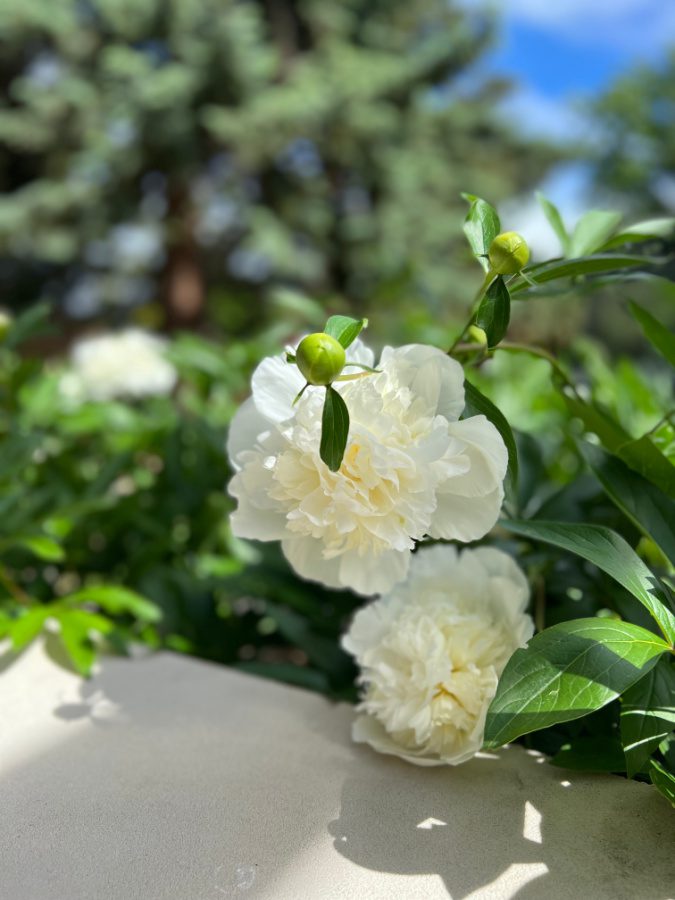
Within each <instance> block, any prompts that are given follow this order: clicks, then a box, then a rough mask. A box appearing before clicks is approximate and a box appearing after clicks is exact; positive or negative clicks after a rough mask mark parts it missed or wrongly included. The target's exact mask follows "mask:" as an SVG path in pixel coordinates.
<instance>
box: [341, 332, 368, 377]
mask: <svg viewBox="0 0 675 900" xmlns="http://www.w3.org/2000/svg"><path fill="white" fill-rule="evenodd" d="M345 353H346V356H347V361H348V362H354V363H359V365H362V366H370V368H371V369H372V368H373V367H374V366H375V354H374V353H373V351H372V350H371V349H370V347H366V345H365V344H364V343H363V341H362V340H361V338H356V340H355V341H354V342H353V343H352V344H350V345H349V347H347V349H346V351H345ZM346 374H351V371H350V370H349V369H348V370H347V373H346Z"/></svg>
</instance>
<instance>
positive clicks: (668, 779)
mask: <svg viewBox="0 0 675 900" xmlns="http://www.w3.org/2000/svg"><path fill="white" fill-rule="evenodd" d="M649 777H650V778H651V780H652V784H653V785H654V787H655V788H656V789H657V790H658V791H659V793H661V794H663V796H664V797H665V798H666V800H668V801H670V803H671V804H672V805H673V806H675V775H673V774H672V773H671V772H668V771H667V770H666V769H664V767H663V766H662V765H661V763H659V762H657V761H656V760H655V759H653V760H652V762H651V767H650V769H649Z"/></svg>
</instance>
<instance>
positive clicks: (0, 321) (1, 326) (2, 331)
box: [0, 309, 12, 341]
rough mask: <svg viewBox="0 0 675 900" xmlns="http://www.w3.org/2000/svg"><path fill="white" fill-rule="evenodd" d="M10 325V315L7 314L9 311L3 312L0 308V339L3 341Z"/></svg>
mask: <svg viewBox="0 0 675 900" xmlns="http://www.w3.org/2000/svg"><path fill="white" fill-rule="evenodd" d="M11 327H12V317H11V316H10V315H9V313H6V312H3V311H2V310H1V309H0V341H4V339H5V338H6V337H7V333H8V332H9V329H10V328H11Z"/></svg>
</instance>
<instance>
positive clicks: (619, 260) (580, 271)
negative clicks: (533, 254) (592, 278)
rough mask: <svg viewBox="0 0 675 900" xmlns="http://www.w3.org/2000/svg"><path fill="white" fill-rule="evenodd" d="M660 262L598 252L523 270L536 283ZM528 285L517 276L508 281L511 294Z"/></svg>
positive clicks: (525, 288)
mask: <svg viewBox="0 0 675 900" xmlns="http://www.w3.org/2000/svg"><path fill="white" fill-rule="evenodd" d="M660 262H662V260H659V259H653V258H651V257H647V256H631V255H628V254H625V255H622V254H618V253H617V254H612V253H605V254H600V253H598V254H596V255H595V256H586V257H582V258H581V259H563V260H557V261H556V262H550V263H539V264H538V265H535V266H528V267H527V268H526V269H525V270H524V271H525V273H526V274H527V276H528V278H529V279H530V281H534V282H535V283H536V284H545V283H546V282H547V281H555V280H556V279H558V278H573V277H576V276H577V275H597V274H599V273H601V272H615V271H618V270H619V269H634V268H636V267H637V266H642V267H643V268H644V267H646V266H649V265H656V264H658V263H660ZM529 287H530V284H529V283H528V282H527V281H526V280H525V279H524V278H519V279H518V280H515V281H514V282H510V283H509V290H510V292H511V296H513V295H514V294H517V293H520V291H525V290H527V289H528V288H529Z"/></svg>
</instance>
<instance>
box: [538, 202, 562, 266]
mask: <svg viewBox="0 0 675 900" xmlns="http://www.w3.org/2000/svg"><path fill="white" fill-rule="evenodd" d="M537 200H538V201H539V205H540V206H541V208H542V209H543V211H544V215H545V216H546V218H547V219H548V223H549V225H550V226H551V228H552V229H553V231H554V232H555V234H556V236H557V238H558V240H559V241H560V246H561V247H562V251H563V254H564V255H565V256H569V255H570V252H569V249H570V239H569V235H568V234H567V229H566V228H565V225H564V223H563V220H562V216H561V215H560V212H559V211H558V208H557V206H554V205H553V203H551V201H550V200H548V199H547V198H546V197H544V195H543V194H542V193H541V192H540V191H537Z"/></svg>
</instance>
